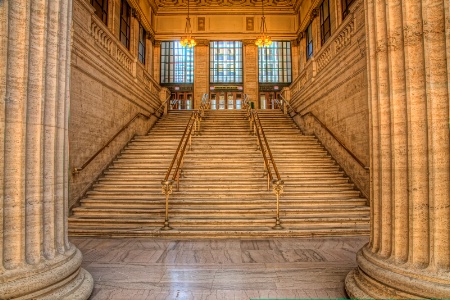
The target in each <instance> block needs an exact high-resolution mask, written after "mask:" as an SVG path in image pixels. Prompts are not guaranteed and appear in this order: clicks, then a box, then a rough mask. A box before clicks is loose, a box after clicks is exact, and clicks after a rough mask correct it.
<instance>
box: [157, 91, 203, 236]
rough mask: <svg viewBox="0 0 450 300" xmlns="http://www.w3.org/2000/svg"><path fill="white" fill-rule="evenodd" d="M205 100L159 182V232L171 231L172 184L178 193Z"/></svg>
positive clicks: (193, 115)
mask: <svg viewBox="0 0 450 300" xmlns="http://www.w3.org/2000/svg"><path fill="white" fill-rule="evenodd" d="M206 98H207V97H205V95H204V96H203V98H202V102H201V104H200V108H199V109H198V110H196V111H194V112H192V115H191V117H190V118H189V121H188V123H187V125H186V128H185V129H184V133H183V136H182V137H181V140H180V143H179V144H178V147H177V150H176V152H175V154H174V156H173V159H172V162H171V163H170V166H169V169H168V170H167V173H166V176H165V177H164V180H163V181H161V185H162V193H163V194H164V195H165V196H166V209H165V219H164V226H163V227H161V230H171V229H172V227H170V225H169V196H170V195H171V194H172V191H173V183H174V182H175V181H176V182H177V191H179V189H180V175H181V171H182V168H183V162H184V155H185V154H186V150H187V148H188V147H187V146H188V144H189V149H191V148H192V135H195V134H196V133H197V132H198V131H200V124H201V120H202V118H203V116H204V113H205V108H206V107H207V106H208V104H207V101H206ZM175 163H176V166H175ZM174 166H175V168H174ZM172 171H173V173H172ZM171 174H172V177H171V179H169V178H170V175H171Z"/></svg>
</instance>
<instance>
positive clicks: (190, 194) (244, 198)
mask: <svg viewBox="0 0 450 300" xmlns="http://www.w3.org/2000/svg"><path fill="white" fill-rule="evenodd" d="M191 113H192V111H176V112H174V113H172V112H171V113H170V114H169V116H168V117H167V118H163V119H161V120H159V121H158V123H157V124H156V126H155V127H153V129H152V130H150V132H149V134H148V135H146V136H136V137H135V138H134V139H133V141H131V142H130V143H129V144H128V145H127V146H126V147H125V148H124V149H123V151H122V152H121V153H120V154H119V155H118V156H117V159H116V160H115V161H114V162H113V164H112V165H111V166H110V167H109V168H108V170H106V171H104V175H103V176H102V177H100V178H99V179H98V180H97V182H96V183H95V184H94V185H93V189H92V190H90V191H88V192H87V193H86V197H85V198H84V199H82V200H81V201H80V205H81V206H80V207H78V208H75V209H73V213H74V215H73V216H71V217H70V218H69V231H70V234H71V235H97V234H98V235H103V234H107V235H117V236H140V235H142V236H180V237H182V236H186V237H189V236H200V237H206V236H214V237H222V236H223V237H230V236H242V237H245V236H249V237H250V236H254V235H256V234H259V235H261V236H264V234H266V235H267V236H310V235H358V234H367V233H368V228H369V226H368V225H369V215H370V209H369V208H368V207H367V206H366V205H365V204H366V203H367V200H366V199H365V198H361V197H360V192H359V191H357V190H354V185H353V184H352V183H350V182H349V180H348V178H347V177H345V175H344V173H343V172H342V171H340V168H339V166H338V165H337V164H336V163H335V161H334V160H333V159H332V158H331V156H330V155H329V154H328V153H327V151H326V150H325V149H324V148H323V146H322V145H320V143H318V141H317V139H316V138H315V137H314V136H304V135H302V134H301V132H300V130H299V129H298V128H297V126H296V125H295V124H294V123H293V122H292V120H291V119H290V118H289V117H287V116H285V115H283V114H282V113H281V112H280V111H277V112H275V111H273V112H272V111H271V112H263V113H261V123H262V124H263V126H265V133H266V134H267V139H268V141H269V143H270V147H271V150H272V152H273V156H274V160H275V162H276V163H277V166H278V169H279V173H280V175H281V178H282V179H283V180H284V181H285V184H284V191H283V193H282V194H281V197H280V207H281V212H280V217H281V220H282V224H283V226H285V229H284V230H272V229H271V227H273V225H274V224H275V208H276V195H275V194H274V192H273V191H272V190H271V187H270V190H267V177H264V176H263V175H264V163H263V157H262V153H261V151H257V150H256V148H257V146H256V145H257V138H256V136H253V135H252V134H251V130H250V125H249V122H248V120H247V117H246V112H245V111H206V112H205V117H204V118H203V120H202V124H201V131H200V132H199V134H198V135H194V136H193V138H192V149H190V150H188V151H187V153H186V156H185V158H184V165H183V177H182V178H181V179H180V182H179V186H178V185H177V183H174V186H173V192H172V194H171V195H170V201H169V202H170V217H171V219H170V222H171V225H172V226H173V227H174V228H175V230H172V231H161V230H160V228H161V226H162V224H163V222H164V214H165V210H164V207H165V195H164V194H163V193H162V187H161V180H163V178H164V177H165V176H166V172H167V168H168V166H169V165H170V163H171V161H172V159H173V155H174V154H175V150H176V148H177V147H178V145H179V142H180V139H181V136H182V133H183V132H184V129H185V128H186V124H187V122H188V120H189V117H190V114H191ZM171 176H172V174H171ZM169 178H171V177H169ZM178 187H179V190H178V189H177V188H178Z"/></svg>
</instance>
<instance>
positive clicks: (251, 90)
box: [244, 40, 259, 108]
mask: <svg viewBox="0 0 450 300" xmlns="http://www.w3.org/2000/svg"><path fill="white" fill-rule="evenodd" d="M258 88H259V87H258V46H256V45H255V40H245V41H244V92H245V93H246V94H247V95H248V96H249V99H250V101H252V102H254V105H255V108H259V93H258Z"/></svg>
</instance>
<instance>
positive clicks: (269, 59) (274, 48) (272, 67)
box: [258, 42, 292, 83]
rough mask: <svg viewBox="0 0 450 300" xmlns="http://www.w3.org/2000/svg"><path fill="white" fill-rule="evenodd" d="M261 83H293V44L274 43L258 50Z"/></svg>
mask: <svg viewBox="0 0 450 300" xmlns="http://www.w3.org/2000/svg"><path fill="white" fill-rule="evenodd" d="M258 67H259V68H258V70H259V82H261V83H265V82H285V83H290V82H291V81H292V64H291V42H273V43H272V45H270V46H268V47H259V48H258Z"/></svg>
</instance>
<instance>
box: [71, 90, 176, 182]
mask: <svg viewBox="0 0 450 300" xmlns="http://www.w3.org/2000/svg"><path fill="white" fill-rule="evenodd" d="M169 103H170V97H168V98H167V99H166V100H165V101H164V102H163V103H162V104H161V106H160V107H159V108H158V109H157V110H155V111H154V112H153V113H151V114H150V115H148V116H147V115H144V114H143V113H137V114H136V115H135V116H134V117H133V118H132V119H131V120H130V121H128V123H127V124H125V125H123V126H122V128H120V130H119V131H118V132H117V133H116V134H115V135H113V136H112V137H111V138H110V139H109V140H108V141H107V142H106V143H105V144H104V145H103V146H102V147H101V148H100V149H99V150H98V151H97V152H95V153H94V154H93V155H92V156H91V157H90V158H89V159H88V160H87V161H86V162H85V163H84V164H83V165H82V166H81V167H79V168H73V170H72V174H73V175H76V174H78V173H79V172H80V171H82V170H84V169H85V168H86V167H87V166H88V165H89V164H90V163H91V162H92V161H93V160H94V159H95V158H96V157H97V156H98V155H99V154H100V153H101V152H102V151H103V150H105V148H106V147H108V146H109V144H111V142H112V141H113V140H114V139H115V138H116V137H117V136H118V135H119V134H121V133H122V132H123V131H124V130H125V129H127V128H128V126H130V124H131V123H133V121H134V120H136V119H137V118H140V117H141V118H145V119H146V120H148V119H150V117H151V116H153V115H154V116H156V117H157V118H158V119H161V116H162V115H163V114H164V108H165V107H166V105H168V104H169ZM158 113H159V116H158Z"/></svg>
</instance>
